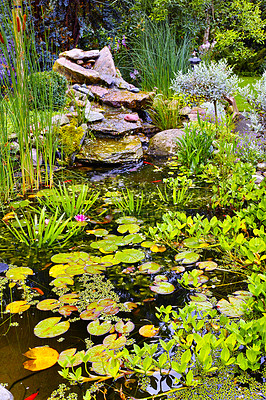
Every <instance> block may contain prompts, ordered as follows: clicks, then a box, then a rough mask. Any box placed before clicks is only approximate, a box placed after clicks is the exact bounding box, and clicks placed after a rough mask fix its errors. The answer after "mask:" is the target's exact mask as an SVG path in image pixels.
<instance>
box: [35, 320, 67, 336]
mask: <svg viewBox="0 0 266 400" xmlns="http://www.w3.org/2000/svg"><path fill="white" fill-rule="evenodd" d="M60 321H61V317H51V318H46V319H43V320H42V321H40V322H39V323H38V324H37V325H36V326H35V328H34V335H35V336H38V337H39V338H52V337H55V336H59V335H62V334H63V333H65V332H66V331H68V329H69V327H70V323H69V322H68V321H63V322H60Z"/></svg>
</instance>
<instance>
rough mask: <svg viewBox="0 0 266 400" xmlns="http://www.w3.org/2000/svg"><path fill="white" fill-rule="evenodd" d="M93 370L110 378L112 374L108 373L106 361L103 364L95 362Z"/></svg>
mask: <svg viewBox="0 0 266 400" xmlns="http://www.w3.org/2000/svg"><path fill="white" fill-rule="evenodd" d="M91 370H92V371H93V372H96V374H98V375H103V376H110V373H109V372H108V362H107V361H106V360H104V361H102V362H101V361H98V362H93V363H92V365H91Z"/></svg>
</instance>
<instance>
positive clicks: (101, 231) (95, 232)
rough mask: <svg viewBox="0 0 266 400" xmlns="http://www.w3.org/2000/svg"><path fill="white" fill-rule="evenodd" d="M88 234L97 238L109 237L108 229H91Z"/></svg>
mask: <svg viewBox="0 0 266 400" xmlns="http://www.w3.org/2000/svg"><path fill="white" fill-rule="evenodd" d="M86 233H88V234H92V235H95V236H96V237H102V236H105V235H108V231H107V230H106V229H91V230H88V231H86Z"/></svg>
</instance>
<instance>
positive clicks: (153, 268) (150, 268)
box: [139, 261, 161, 274]
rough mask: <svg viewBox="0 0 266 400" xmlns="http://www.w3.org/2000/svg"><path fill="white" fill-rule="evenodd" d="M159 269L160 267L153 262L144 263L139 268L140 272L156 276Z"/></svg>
mask: <svg viewBox="0 0 266 400" xmlns="http://www.w3.org/2000/svg"><path fill="white" fill-rule="evenodd" d="M160 269H161V265H160V264H157V263H155V262H153V261H150V262H146V263H144V264H141V265H140V266H139V270H140V272H147V273H148V274H156V273H157V272H159V271H160Z"/></svg>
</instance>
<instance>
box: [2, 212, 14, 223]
mask: <svg viewBox="0 0 266 400" xmlns="http://www.w3.org/2000/svg"><path fill="white" fill-rule="evenodd" d="M15 217H16V213H14V211H11V212H9V213H7V214H6V215H5V216H4V217H3V218H2V221H4V222H6V221H8V220H9V219H12V218H15Z"/></svg>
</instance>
